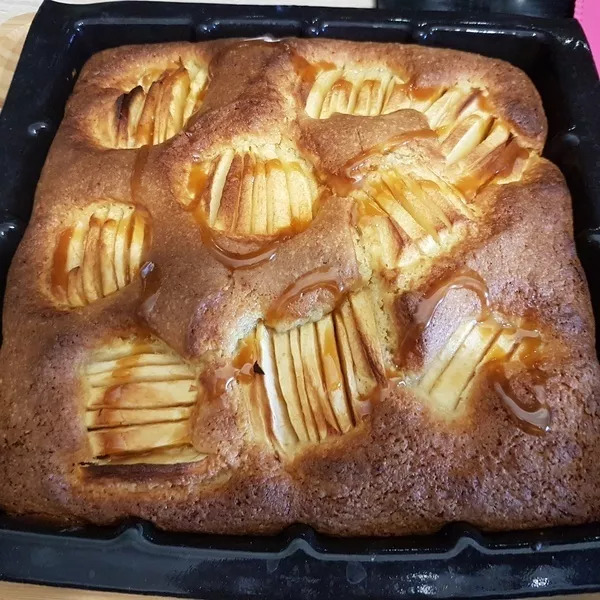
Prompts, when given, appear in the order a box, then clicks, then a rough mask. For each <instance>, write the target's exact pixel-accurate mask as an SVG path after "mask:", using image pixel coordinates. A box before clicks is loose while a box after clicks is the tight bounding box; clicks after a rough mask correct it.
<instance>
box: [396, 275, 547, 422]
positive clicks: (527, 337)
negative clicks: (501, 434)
mask: <svg viewBox="0 0 600 600" xmlns="http://www.w3.org/2000/svg"><path fill="white" fill-rule="evenodd" d="M453 289H467V290H471V291H473V292H474V293H475V294H477V297H478V298H479V301H480V303H481V309H480V313H479V315H478V316H477V317H476V318H477V321H478V322H484V321H486V320H489V319H494V317H493V315H492V312H491V306H490V299H489V290H488V288H487V285H486V283H485V281H484V280H483V279H482V277H481V276H480V275H479V274H478V273H476V272H475V271H472V270H471V269H467V268H463V269H459V270H458V271H457V272H454V273H452V274H451V275H450V276H448V277H445V278H443V279H441V280H440V281H438V282H437V283H435V284H434V285H433V286H432V287H431V289H430V290H429V292H428V293H427V294H425V296H424V297H423V299H422V300H421V301H420V303H419V305H418V307H417V310H416V312H415V315H414V317H413V323H412V325H411V326H410V327H409V328H408V330H407V332H406V333H405V335H404V338H403V340H402V342H401V343H400V347H399V350H398V353H397V356H396V363H397V364H398V365H400V364H402V363H403V362H404V360H405V359H406V357H407V356H408V354H409V353H411V352H413V351H414V350H415V348H416V346H417V344H418V342H419V340H420V339H421V336H422V334H423V332H424V330H425V329H426V328H427V327H428V326H429V324H430V323H431V320H432V319H433V316H434V314H435V311H436V310H437V308H438V306H439V305H440V303H441V302H442V300H444V298H445V297H446V295H447V294H448V292H449V291H450V290H453ZM514 334H515V336H516V339H515V343H514V345H513V349H512V351H510V352H508V353H506V354H503V353H499V354H498V355H497V356H492V357H491V360H489V362H487V363H486V364H485V365H484V366H483V369H484V372H485V374H486V375H487V377H488V381H490V382H491V385H492V388H493V389H494V390H495V391H496V393H497V394H498V396H499V397H500V399H501V400H502V402H503V403H504V405H505V407H506V408H507V410H508V412H509V414H510V415H511V416H512V417H513V418H514V419H515V421H516V423H517V425H518V426H519V427H520V428H521V429H522V430H523V431H525V432H526V433H533V434H543V433H546V432H547V431H549V429H550V422H551V411H550V408H549V407H548V406H547V405H546V403H545V402H544V401H543V400H540V398H539V397H540V396H543V393H544V390H543V384H544V383H545V381H546V379H547V375H546V373H545V372H544V371H543V370H542V369H541V368H540V367H539V365H540V362H541V355H540V349H541V346H542V339H541V336H540V333H539V332H538V331H536V330H535V329H529V328H527V327H522V328H521V327H519V328H517V329H516V330H515V332H514ZM517 349H518V354H519V355H518V357H516V358H515V356H514V355H515V353H516V352H517ZM513 359H515V360H516V361H518V363H520V364H522V365H524V366H525V368H526V369H527V371H528V373H529V375H530V377H531V378H532V379H533V381H534V383H535V385H534V389H535V390H536V397H535V401H534V402H531V403H528V404H525V403H524V402H523V401H522V400H521V399H520V398H518V397H517V396H516V395H513V394H511V393H510V385H509V383H510V381H509V378H508V376H507V374H506V370H505V366H506V364H507V363H508V362H509V361H511V360H513Z"/></svg>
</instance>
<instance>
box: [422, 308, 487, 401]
mask: <svg viewBox="0 0 600 600" xmlns="http://www.w3.org/2000/svg"><path fill="white" fill-rule="evenodd" d="M475 326H476V321H475V320H474V319H470V320H468V321H465V322H464V323H461V324H460V325H459V326H458V327H457V328H456V330H455V331H454V332H453V333H452V335H451V336H450V338H449V339H448V341H447V342H446V343H445V344H444V346H443V348H442V349H441V350H440V352H439V353H438V354H437V356H436V357H435V358H434V359H433V360H432V362H431V364H430V365H429V366H428V368H427V370H426V371H425V373H424V374H423V375H422V377H421V378H420V380H419V387H420V388H421V389H422V390H423V391H424V392H426V393H429V392H430V391H431V388H432V387H433V386H434V384H435V383H436V382H437V380H438V379H439V377H440V375H441V374H442V373H443V372H444V371H445V369H446V367H447V366H448V365H449V364H450V361H451V360H452V359H453V358H454V355H455V354H456V352H457V351H458V349H459V348H460V347H461V346H462V344H463V343H464V341H465V339H466V337H467V336H468V335H469V333H471V330H472V329H473V327H475Z"/></svg>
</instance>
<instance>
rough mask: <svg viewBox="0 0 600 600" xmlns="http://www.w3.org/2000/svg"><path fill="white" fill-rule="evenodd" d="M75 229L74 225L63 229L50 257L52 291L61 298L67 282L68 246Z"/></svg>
mask: <svg viewBox="0 0 600 600" xmlns="http://www.w3.org/2000/svg"><path fill="white" fill-rule="evenodd" d="M74 231H75V228H74V227H69V228H67V229H65V230H64V231H63V232H62V233H61V234H60V237H59V239H58V244H57V245H56V248H55V250H54V256H53V259H52V270H51V272H50V278H51V286H52V293H53V294H54V295H55V296H56V297H57V298H62V297H63V295H64V294H65V293H66V290H67V287H68V284H69V271H68V269H67V261H68V257H69V248H70V245H71V238H72V237H73V233H74Z"/></svg>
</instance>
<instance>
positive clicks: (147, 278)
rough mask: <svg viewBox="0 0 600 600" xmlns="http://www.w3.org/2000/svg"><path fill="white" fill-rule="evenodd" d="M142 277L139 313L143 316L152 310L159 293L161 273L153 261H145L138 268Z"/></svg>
mask: <svg viewBox="0 0 600 600" xmlns="http://www.w3.org/2000/svg"><path fill="white" fill-rule="evenodd" d="M140 277H141V279H142V301H141V303H140V309H139V311H140V314H141V315H142V316H144V317H146V316H148V314H149V313H151V312H152V309H153V308H154V305H155V304H156V301H157V300H158V295H159V293H160V285H161V274H160V267H159V266H158V265H157V264H155V263H153V262H146V263H144V265H143V266H142V268H141V269H140Z"/></svg>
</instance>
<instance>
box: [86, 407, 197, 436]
mask: <svg viewBox="0 0 600 600" xmlns="http://www.w3.org/2000/svg"><path fill="white" fill-rule="evenodd" d="M190 413H191V409H190V408H187V407H182V406H171V407H167V408H142V409H135V408H134V409H127V408H99V409H98V410H88V411H87V413H86V414H85V425H86V427H87V428H88V429H89V430H91V429H102V428H105V427H119V426H124V425H143V424H147V423H164V422H168V421H183V420H184V419H189V418H190Z"/></svg>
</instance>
